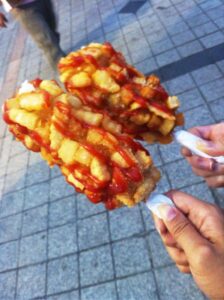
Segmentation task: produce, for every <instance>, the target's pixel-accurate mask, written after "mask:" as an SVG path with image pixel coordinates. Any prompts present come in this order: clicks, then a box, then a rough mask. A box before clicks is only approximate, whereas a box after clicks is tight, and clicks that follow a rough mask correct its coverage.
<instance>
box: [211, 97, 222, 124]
mask: <svg viewBox="0 0 224 300" xmlns="http://www.w3.org/2000/svg"><path fill="white" fill-rule="evenodd" d="M223 105H224V99H223V98H222V99H218V100H215V101H212V102H210V103H209V106H210V109H211V111H212V112H213V116H214V118H215V120H216V121H223V120H224V114H223V107H224V106H223Z"/></svg>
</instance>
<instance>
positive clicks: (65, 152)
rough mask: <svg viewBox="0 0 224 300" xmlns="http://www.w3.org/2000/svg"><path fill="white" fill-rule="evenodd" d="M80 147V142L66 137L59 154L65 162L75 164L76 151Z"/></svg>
mask: <svg viewBox="0 0 224 300" xmlns="http://www.w3.org/2000/svg"><path fill="white" fill-rule="evenodd" d="M78 148H79V144H78V143H77V142H75V141H72V140H69V139H64V140H63V142H62V144H61V147H60V148H59V150H58V156H59V157H60V158H61V159H62V160H63V162H64V163H65V164H68V165H70V164H73V163H74V162H75V161H76V159H75V153H76V151H77V150H78Z"/></svg>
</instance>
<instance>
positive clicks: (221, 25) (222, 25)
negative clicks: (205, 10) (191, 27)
mask: <svg viewBox="0 0 224 300" xmlns="http://www.w3.org/2000/svg"><path fill="white" fill-rule="evenodd" d="M214 22H215V24H216V25H217V26H218V27H219V28H220V29H223V28H224V20H223V18H219V19H216V20H214Z"/></svg>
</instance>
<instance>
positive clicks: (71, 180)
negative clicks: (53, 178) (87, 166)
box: [67, 174, 85, 191]
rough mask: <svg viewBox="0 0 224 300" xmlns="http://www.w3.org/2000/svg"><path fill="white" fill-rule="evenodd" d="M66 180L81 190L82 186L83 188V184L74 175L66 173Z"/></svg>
mask: <svg viewBox="0 0 224 300" xmlns="http://www.w3.org/2000/svg"><path fill="white" fill-rule="evenodd" d="M67 180H68V182H70V183H71V184H73V185H74V186H75V187H77V188H78V189H80V190H81V191H83V190H84V188H85V187H84V185H83V184H82V183H81V182H79V181H78V180H77V179H75V177H74V176H73V175H72V174H69V175H68V177H67Z"/></svg>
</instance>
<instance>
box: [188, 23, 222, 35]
mask: <svg viewBox="0 0 224 300" xmlns="http://www.w3.org/2000/svg"><path fill="white" fill-rule="evenodd" d="M216 30H217V26H215V24H214V23H213V22H208V23H205V24H202V25H200V26H198V27H195V28H193V31H194V33H195V34H196V36H197V37H202V36H205V35H207V34H209V33H212V32H214V31H216Z"/></svg>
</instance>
